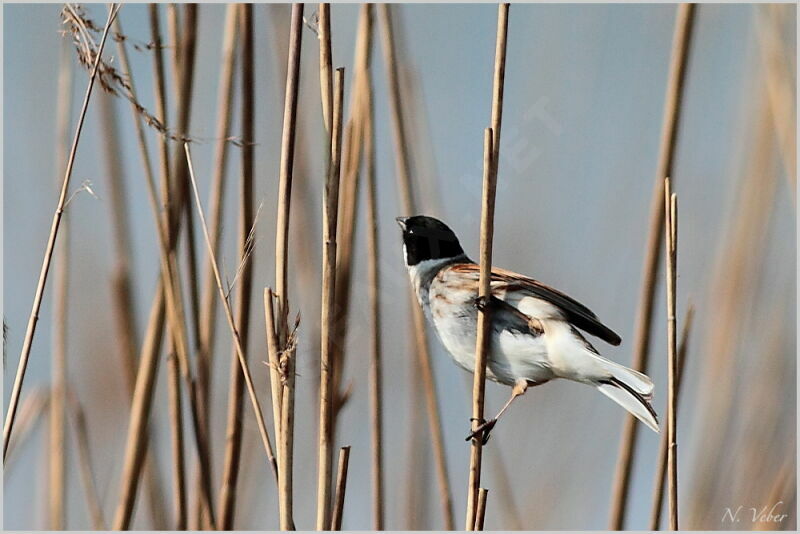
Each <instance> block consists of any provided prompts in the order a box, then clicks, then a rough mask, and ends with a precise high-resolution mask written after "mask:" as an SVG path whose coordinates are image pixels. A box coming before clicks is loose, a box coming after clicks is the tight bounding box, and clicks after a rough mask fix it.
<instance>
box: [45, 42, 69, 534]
mask: <svg viewBox="0 0 800 534" xmlns="http://www.w3.org/2000/svg"><path fill="white" fill-rule="evenodd" d="M71 59H72V58H71V57H70V51H69V48H68V47H67V46H66V43H61V58H60V66H59V74H58V97H57V99H58V102H57V106H56V108H57V110H56V117H57V123H56V150H55V152H56V162H57V165H58V168H57V169H56V173H55V174H56V176H60V175H61V173H62V172H63V170H64V169H63V168H61V165H62V164H63V163H62V162H64V161H66V159H67V150H68V147H69V116H70V108H71V104H72V64H71ZM56 185H58V182H56ZM61 234H62V236H63V237H62V238H61V241H60V242H59V244H58V248H57V249H56V251H55V252H54V255H55V257H56V264H55V281H54V284H55V287H54V288H53V341H52V353H51V358H52V359H51V367H50V368H51V377H50V404H49V406H50V417H49V419H50V436H49V454H48V456H49V458H48V460H49V465H48V467H49V470H48V491H49V501H48V503H49V514H48V521H49V523H48V524H49V528H50V529H51V530H64V528H65V526H66V513H65V506H64V491H65V488H66V461H67V449H66V435H65V434H66V409H67V408H66V401H67V399H66V394H67V320H68V311H69V310H68V308H69V264H70V241H71V240H70V224H69V218H67V219H64V222H63V226H62V230H61Z"/></svg>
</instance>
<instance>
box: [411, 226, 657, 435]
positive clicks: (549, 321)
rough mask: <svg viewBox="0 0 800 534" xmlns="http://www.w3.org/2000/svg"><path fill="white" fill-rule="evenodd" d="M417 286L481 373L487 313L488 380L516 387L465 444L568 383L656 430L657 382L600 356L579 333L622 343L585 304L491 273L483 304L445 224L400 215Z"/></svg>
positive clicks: (472, 266)
mask: <svg viewBox="0 0 800 534" xmlns="http://www.w3.org/2000/svg"><path fill="white" fill-rule="evenodd" d="M397 222H398V223H399V224H400V227H401V228H402V229H403V253H404V257H405V262H406V268H407V269H408V274H409V276H410V277H411V284H412V286H413V287H414V290H415V291H416V294H417V299H418V300H419V303H420V306H422V308H423V310H424V311H425V315H426V316H427V318H428V321H430V323H431V324H432V325H433V327H434V330H436V334H437V335H438V336H439V339H440V340H441V341H442V343H443V344H444V346H445V348H446V349H447V351H448V352H449V353H450V355H451V356H452V358H453V359H454V360H455V362H456V363H457V364H458V365H460V366H461V367H463V368H464V369H466V370H467V371H469V372H474V369H475V340H476V337H477V326H478V311H479V309H485V308H486V307H488V308H489V310H488V311H489V317H490V321H491V326H490V330H491V337H490V348H489V353H488V356H487V366H486V377H487V378H488V379H490V380H493V381H495V382H499V383H500V384H505V385H507V386H512V387H513V390H512V393H511V398H510V399H509V400H508V402H506V404H505V405H504V406H503V408H502V409H501V410H500V412H499V413H498V414H497V416H496V417H494V419H490V420H488V421H486V422H484V423H482V424H481V425H480V426H479V427H478V429H477V430H476V431H474V432H472V433H471V434H470V435H469V436H468V437H467V439H470V438H473V437H477V436H478V435H481V436H482V438H483V440H484V441H485V440H486V439H488V435H489V432H490V431H491V429H492V428H493V427H494V425H495V423H496V422H497V420H498V419H499V418H500V416H501V415H502V414H503V412H505V411H506V409H507V408H508V407H509V406H510V405H511V403H512V402H513V400H514V399H515V398H517V397H518V396H520V395H522V394H523V393H525V390H526V389H527V388H528V387H529V386H538V385H540V384H544V383H545V382H548V381H550V380H553V379H555V378H566V379H568V380H573V381H575V382H580V383H582V384H587V385H590V386H594V387H596V388H597V389H598V390H600V392H601V393H603V394H604V395H606V396H607V397H609V398H611V399H612V400H613V401H615V402H616V403H618V404H619V405H620V406H622V407H623V408H625V409H626V410H628V411H629V412H630V413H631V414H633V415H634V416H635V417H636V418H637V419H639V420H640V421H642V422H643V423H644V424H646V425H647V426H648V427H650V428H651V429H652V430H654V431H655V432H658V420H657V417H656V412H655V410H653V407H652V406H651V405H650V402H649V401H650V399H651V398H652V393H653V383H652V382H651V381H650V379H649V378H648V377H647V376H645V375H644V374H642V373H640V372H638V371H634V370H633V369H629V368H627V367H625V366H623V365H620V364H618V363H615V362H612V361H610V360H607V359H606V358H603V357H602V356H600V354H599V353H598V352H597V350H596V349H595V348H594V347H593V346H592V344H591V343H589V342H588V341H587V340H586V338H584V337H583V335H582V334H581V333H580V332H579V330H583V331H584V332H586V333H588V334H591V335H593V336H597V337H599V338H600V339H602V340H603V341H606V342H608V343H610V344H612V345H619V344H620V342H621V341H622V340H621V339H620V337H619V336H618V335H617V334H615V333H614V332H613V331H612V330H611V329H610V328H608V327H607V326H605V325H603V324H602V323H601V322H600V321H599V320H598V319H597V316H596V315H595V314H594V313H592V311H591V310H589V309H588V308H587V307H586V306H584V305H583V304H580V303H579V302H577V301H576V300H574V299H572V298H570V297H568V296H567V295H565V294H564V293H561V292H560V291H557V290H555V289H553V288H551V287H548V286H546V285H544V284H542V283H541V282H538V281H536V280H534V279H532V278H528V277H527V276H522V275H520V274H516V273H513V272H511V271H506V270H504V269H498V268H495V267H493V268H492V276H491V296H490V297H489V298H488V299H478V280H479V277H480V267H479V266H478V265H477V264H476V263H475V262H473V261H471V260H470V259H469V258H468V257H467V256H466V254H464V249H462V248H461V245H460V244H459V242H458V238H457V237H456V235H455V234H454V233H453V231H452V230H451V229H450V228H449V227H448V226H447V225H446V224H444V223H443V222H441V221H439V220H437V219H434V218H433V217H426V216H424V215H417V216H413V217H398V218H397Z"/></svg>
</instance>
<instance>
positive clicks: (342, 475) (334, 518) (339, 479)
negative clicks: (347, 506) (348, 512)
mask: <svg viewBox="0 0 800 534" xmlns="http://www.w3.org/2000/svg"><path fill="white" fill-rule="evenodd" d="M349 464H350V445H348V446H346V447H342V448H341V449H339V466H338V468H337V469H336V498H335V500H334V503H333V512H332V514H331V527H330V530H342V515H343V514H344V496H345V492H346V490H347V467H348V465H349Z"/></svg>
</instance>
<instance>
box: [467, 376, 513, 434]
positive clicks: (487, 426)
mask: <svg viewBox="0 0 800 534" xmlns="http://www.w3.org/2000/svg"><path fill="white" fill-rule="evenodd" d="M527 389H528V381H527V380H525V379H524V378H518V379H517V380H516V382H514V387H513V388H512V390H511V398H509V399H508V400H507V401H506V403H505V404H504V405H503V407H502V408H501V409H500V411H499V412H497V415H495V416H494V417H493V418H492V419H489V420H488V421H485V422H483V423H482V424H480V425H478V428H476V429H475V430H473V431H472V432H470V434H469V436H467V439H466V440H465V441H469V440H471V439H473V438H477V437H478V436H479V435H482V438H481V441H482V443H483V444H484V445H486V442H487V441H489V433H490V432H491V431H492V429H493V428H494V425H496V424H497V420H498V419H500V416H501V415H503V413H505V411H506V410H507V409H508V407H509V406H511V403H512V402H514V399H516V398H517V397H519V396H520V395H524V394H525V391H526V390H527ZM470 421H475V418H472V419H470Z"/></svg>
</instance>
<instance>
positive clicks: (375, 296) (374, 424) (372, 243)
mask: <svg viewBox="0 0 800 534" xmlns="http://www.w3.org/2000/svg"><path fill="white" fill-rule="evenodd" d="M361 9H362V16H366V17H371V14H370V11H371V9H372V7H371V6H370V5H369V4H366V5H364V6H362V8H361ZM366 76H367V79H366V80H365V84H366V85H365V90H364V98H365V102H364V108H365V112H366V113H365V115H364V156H365V158H366V169H365V175H366V181H367V213H366V218H367V256H368V259H367V270H368V277H369V310H370V313H369V315H370V317H372V346H371V351H370V369H369V384H370V389H369V396H370V427H371V428H372V458H371V459H372V470H371V473H372V528H373V529H374V530H383V528H384V510H385V507H384V502H383V366H382V354H381V300H380V294H381V293H380V263H379V259H378V258H379V257H380V244H379V241H378V207H377V206H378V194H377V190H376V184H375V159H376V158H375V130H374V122H373V121H374V115H375V110H374V102H373V100H372V81H371V77H370V73H369V71H367V72H366Z"/></svg>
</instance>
